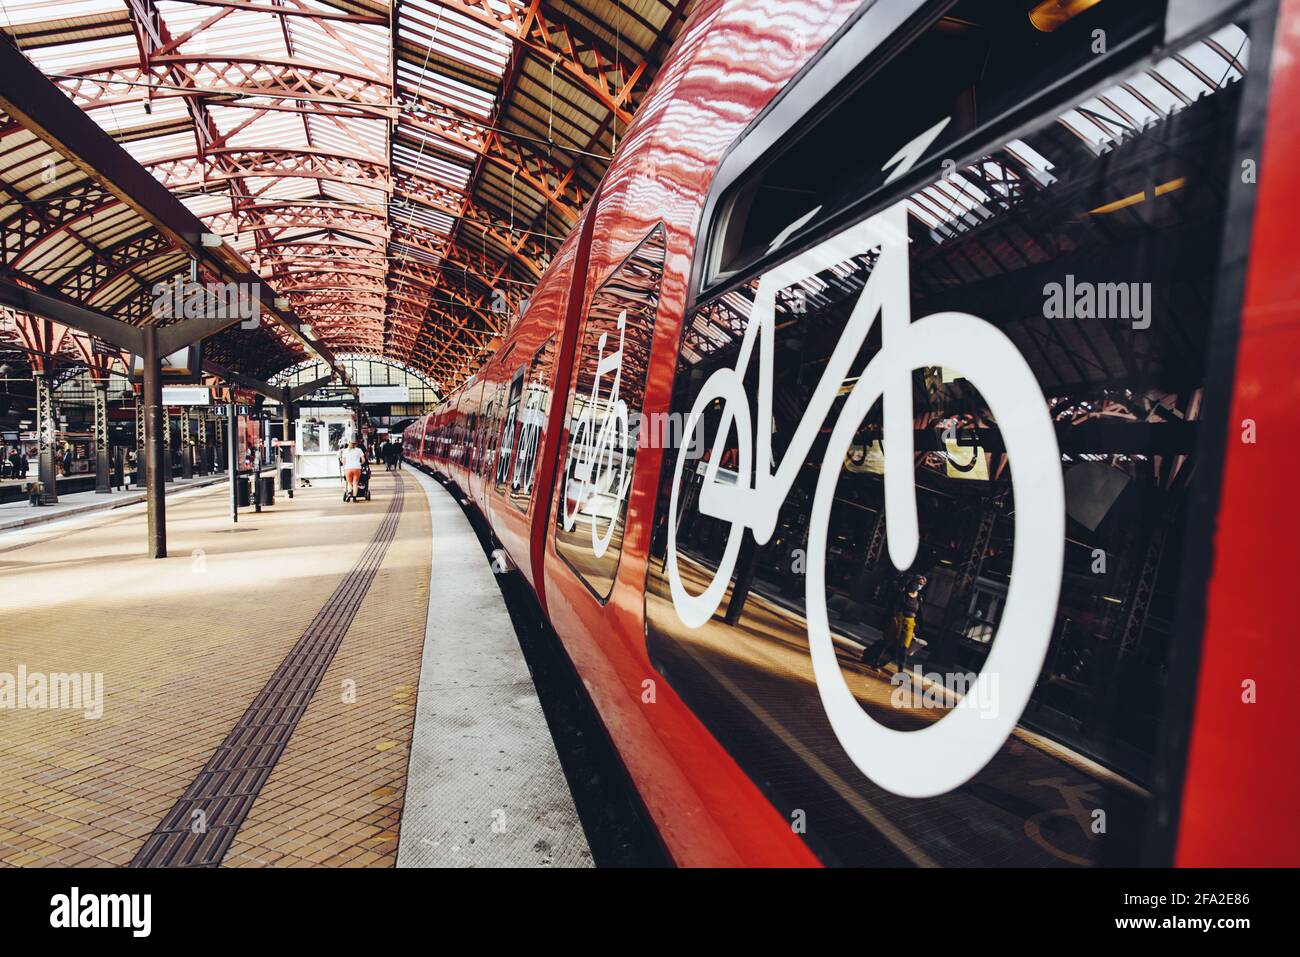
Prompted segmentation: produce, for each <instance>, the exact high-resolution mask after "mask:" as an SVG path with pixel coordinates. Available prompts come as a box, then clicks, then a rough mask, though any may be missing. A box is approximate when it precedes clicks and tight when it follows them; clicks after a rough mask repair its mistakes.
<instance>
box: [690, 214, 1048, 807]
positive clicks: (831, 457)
mask: <svg viewBox="0 0 1300 957" xmlns="http://www.w3.org/2000/svg"><path fill="white" fill-rule="evenodd" d="M907 215H908V212H907V206H906V204H905V203H902V202H900V203H895V204H894V205H893V206H891V207H889V208H888V209H886V210H885V211H884V212H882V213H878V214H877V215H875V216H873V217H871V218H870V219H867V220H864V221H863V222H862V223H859V224H858V225H856V226H853V227H850V228H849V229H847V230H845V231H844V232H842V233H839V234H837V235H835V236H833V237H831V238H830V239H828V240H826V241H824V242H823V243H821V244H820V245H818V246H816V247H814V248H813V249H811V250H809V251H808V252H806V253H803V254H802V255H800V256H798V257H796V258H794V259H792V260H790V261H789V262H787V263H784V264H782V265H780V266H778V267H777V268H775V269H773V270H771V271H769V272H767V273H765V274H763V276H762V277H761V279H760V280H759V283H758V291H757V293H756V295H755V299H754V306H753V311H752V312H751V314H750V319H749V323H748V325H747V326H746V327H745V331H744V337H743V339H742V341H741V347H740V352H739V355H738V358H737V360H736V365H735V368H734V369H728V368H723V369H719V370H717V371H716V372H714V373H713V374H712V375H711V376H710V377H709V378H708V379H707V380H706V381H705V383H704V386H703V388H702V389H701V391H700V393H699V395H698V396H697V397H696V400H695V404H694V405H693V407H692V409H691V412H690V416H689V418H688V420H687V426H686V428H687V431H688V432H689V431H691V430H692V428H693V427H694V424H695V422H696V420H698V419H699V418H700V417H701V416H702V415H703V413H704V410H705V408H706V407H708V406H709V405H710V404H712V403H714V402H715V401H720V402H721V403H722V406H721V408H722V413H721V421H720V423H719V425H718V427H717V438H716V440H715V441H714V443H713V449H712V454H711V455H710V457H709V459H708V462H707V464H706V466H705V470H704V475H703V483H702V485H701V487H700V490H699V495H698V500H697V507H698V508H699V511H700V513H701V514H703V515H706V516H709V517H711V518H714V519H717V520H719V521H721V522H723V523H724V524H725V525H727V526H729V531H728V532H727V533H726V534H727V545H726V550H725V552H724V555H723V558H722V561H721V563H720V564H719V565H718V567H717V569H716V571H715V572H714V573H713V576H712V579H711V580H710V581H709V584H708V586H707V587H706V588H705V589H704V590H703V591H702V592H700V593H698V594H692V593H691V592H689V591H688V590H687V587H686V585H685V583H684V582H683V579H682V575H681V571H680V568H679V555H678V551H677V525H678V516H679V507H680V504H681V494H680V493H681V488H682V473H683V469H684V466H685V464H686V456H685V454H679V455H678V457H677V464H676V467H675V470H674V474H673V480H672V486H671V489H672V491H671V498H670V501H669V508H668V539H667V544H668V560H667V566H668V577H669V582H670V584H671V588H672V600H673V607H674V608H675V609H676V611H677V614H678V615H679V616H680V618H681V620H682V621H683V622H684V623H685V624H686V625H687V626H688V627H692V628H698V627H700V626H702V625H704V624H705V623H706V622H708V621H709V620H710V619H711V618H712V617H713V614H714V612H715V611H716V610H717V608H718V605H719V604H720V603H721V601H722V597H723V594H724V592H725V591H726V590H727V587H728V585H729V584H730V581H731V577H732V573H733V572H734V570H735V567H736V560H737V557H738V555H739V551H740V546H741V542H742V538H743V533H744V532H745V530H749V531H750V532H751V533H752V535H753V537H754V541H755V543H756V544H757V545H760V546H761V545H764V544H766V542H767V541H768V539H769V538H770V537H771V535H772V533H773V530H774V529H775V526H776V521H777V516H778V513H779V511H780V508H781V504H782V502H783V501H784V500H785V496H786V494H787V493H788V492H789V490H790V487H791V485H792V484H793V482H794V475H795V473H796V472H797V471H798V470H799V469H801V468H802V466H803V462H804V459H805V457H806V456H807V454H808V452H809V450H810V449H811V447H812V442H813V439H814V437H815V436H816V435H817V433H818V431H819V430H820V429H821V426H822V423H823V421H824V419H825V418H826V416H827V414H828V413H829V412H830V409H831V405H832V403H833V402H834V400H835V397H836V395H837V393H838V391H839V389H840V387H841V384H842V383H843V382H844V381H845V380H846V379H848V378H849V375H850V370H851V366H852V363H853V360H854V358H855V357H856V356H857V354H858V351H859V349H860V348H861V346H862V344H863V343H864V342H865V341H866V339H867V337H868V335H869V334H870V332H871V329H872V326H873V324H874V323H875V321H876V317H877V315H879V316H880V321H881V332H882V339H883V343H882V345H881V347H880V350H879V351H878V352H877V353H876V355H875V356H874V357H873V358H872V359H871V361H870V362H869V363H868V364H867V366H866V368H865V369H864V370H863V371H862V373H861V375H860V377H859V378H858V380H857V382H856V384H855V385H854V386H853V389H852V391H851V392H850V393H849V397H848V401H847V403H846V404H845V406H844V408H843V409H842V410H841V412H840V415H839V417H838V418H837V419H836V421H835V423H834V428H833V429H832V432H831V437H830V446H829V448H828V449H827V451H826V454H825V461H828V462H839V461H842V460H843V459H844V457H845V456H846V455H847V454H848V451H849V446H850V444H851V440H852V438H853V436H854V433H855V432H856V430H857V428H858V423H859V422H860V421H861V420H862V419H863V418H864V417H865V416H866V414H867V412H868V410H869V409H870V408H871V406H872V405H873V404H874V403H875V402H876V401H877V400H879V399H883V401H884V431H883V445H884V458H885V475H884V482H885V502H886V507H885V516H886V524H887V529H888V532H887V538H888V546H889V555H890V559H891V560H892V561H893V563H894V566H895V567H897V568H900V569H906V568H909V567H911V565H912V563H913V560H914V559H915V557H916V551H917V544H918V531H917V517H916V493H915V488H914V484H913V483H914V473H913V470H912V459H913V453H914V449H913V442H912V388H911V370H913V369H920V368H923V367H927V366H942V367H945V368H952V369H958V370H961V371H963V372H964V373H965V374H966V377H967V378H968V379H969V380H970V381H971V382H972V383H973V384H976V385H977V387H978V388H979V389H980V392H981V394H982V395H983V396H984V397H985V398H986V399H987V400H988V403H989V408H990V411H991V412H992V414H993V418H994V419H995V420H996V421H997V422H998V423H999V426H1000V428H1001V430H1002V434H1003V437H1004V440H1005V442H1006V447H1007V453H1008V458H1009V459H1010V460H1011V467H1012V471H1011V476H1012V489H1013V492H1012V494H1013V496H1014V498H1015V502H1016V509H1017V512H1018V520H1017V522H1016V537H1015V551H1014V558H1013V566H1012V573H1011V586H1010V594H1009V596H1008V599H1007V603H1006V608H1005V611H1004V613H1003V618H1002V624H1001V628H1000V630H999V633H1000V634H1005V635H1007V636H1009V638H1010V640H1004V641H1001V642H996V643H994V645H993V648H992V651H991V652H990V654H989V659H988V661H987V663H986V664H985V667H984V669H983V670H982V671H981V673H980V675H979V679H978V680H979V683H980V684H979V686H978V687H977V688H975V689H973V693H972V694H971V695H968V696H967V697H966V698H964V699H963V701H969V702H971V703H972V704H973V703H974V702H976V701H984V700H988V699H989V698H990V697H992V696H993V695H995V694H996V692H995V691H994V689H993V687H992V686H991V685H990V681H991V675H993V674H996V675H998V676H999V677H1000V679H1001V680H1000V681H999V682H998V685H999V687H1000V695H1001V697H1000V702H999V706H998V707H997V708H996V709H993V713H992V716H991V717H990V714H989V712H988V711H987V710H985V709H980V708H975V707H964V706H962V705H958V706H957V707H956V708H955V709H954V711H953V713H952V714H951V715H950V716H948V717H947V718H946V719H945V720H943V721H940V722H937V723H935V724H932V725H930V726H929V727H928V728H926V729H924V730H923V731H919V732H899V731H893V730H891V729H889V728H885V727H883V726H881V725H880V724H878V723H876V722H875V721H873V720H872V719H871V718H870V716H868V715H867V714H865V713H864V712H863V711H862V709H861V708H860V707H858V705H857V703H856V701H855V700H854V698H853V695H852V693H851V692H850V691H849V689H848V686H847V684H846V683H845V680H844V677H843V675H842V674H841V673H840V670H839V667H838V665H837V663H836V659H835V652H834V648H833V646H832V642H831V636H830V630H829V626H828V624H827V621H826V612H825V593H824V582H825V577H826V570H825V554H826V527H827V522H828V521H829V512H830V500H831V497H832V496H833V492H834V484H835V483H836V481H837V480H838V478H839V476H838V473H837V472H836V471H835V470H832V469H823V470H821V473H820V477H819V479H818V483H817V491H816V495H815V497H814V499H813V505H812V524H811V535H810V538H809V542H808V553H807V567H806V580H807V594H806V601H807V617H808V638H809V645H810V650H811V653H812V663H813V670H814V673H815V676H816V679H817V691H818V694H819V695H820V698H821V702H822V705H823V707H824V708H825V709H826V714H827V716H828V718H829V719H830V722H831V726H832V728H834V731H835V735H836V737H837V738H838V739H839V742H840V744H841V745H842V746H843V747H844V749H845V751H846V752H847V753H848V754H849V756H850V757H851V758H852V759H853V762H854V764H856V765H857V766H858V768H859V769H860V770H861V771H862V773H863V774H865V775H867V777H869V778H871V779H872V780H873V781H875V782H876V783H878V784H880V785H881V786H883V787H886V788H888V789H889V790H891V791H894V792H895V793H898V794H905V795H908V796H911V797H927V796H930V795H934V794H942V793H944V792H946V791H949V790H951V789H952V788H954V787H956V786H958V785H960V784H961V783H963V782H964V781H966V780H967V779H968V778H970V777H971V776H972V775H974V774H975V773H976V772H977V771H979V769H980V768H982V767H983V766H984V764H985V763H986V762H987V761H988V759H989V758H990V757H992V755H993V754H994V753H995V752H996V751H997V749H998V748H999V747H1000V746H1001V745H1002V743H1003V741H1005V740H1006V738H1007V736H1008V735H1009V734H1010V733H1011V729H1012V728H1013V727H1014V726H1015V723H1016V721H1017V719H1018V718H1019V716H1020V713H1021V712H1022V711H1023V710H1024V706H1025V705H1026V704H1027V703H1028V701H1029V695H1030V693H1031V692H1032V691H1033V688H1034V683H1035V682H1036V680H1037V678H1038V673H1039V670H1040V669H1041V667H1042V664H1043V659H1044V657H1045V656H1046V653H1047V645H1048V642H1049V640H1050V639H1051V632H1052V619H1053V616H1054V614H1055V611H1056V595H1057V591H1058V589H1059V586H1060V577H1061V563H1062V547H1063V546H1062V542H1063V538H1064V525H1065V504H1064V491H1063V488H1062V480H1061V467H1060V453H1059V452H1058V451H1057V445H1056V435H1055V433H1054V431H1053V428H1052V423H1051V419H1050V418H1049V417H1048V415H1047V411H1046V410H1047V405H1046V400H1045V398H1044V396H1043V393H1042V390H1041V389H1040V388H1039V386H1038V383H1037V380H1035V378H1034V375H1033V372H1031V371H1030V368H1029V365H1028V363H1026V362H1025V359H1024V357H1023V356H1022V355H1021V354H1020V352H1019V350H1018V349H1016V347H1015V345H1014V344H1013V343H1012V342H1011V341H1010V340H1009V339H1008V338H1007V337H1006V336H1005V335H1003V334H1002V333H1001V332H999V331H998V330H997V329H996V328H995V327H994V326H992V325H989V324H988V323H986V322H984V321H983V320H982V319H979V318H977V317H975V316H972V315H966V314H963V313H958V312H945V313H936V314H933V315H930V316H926V317H925V318H923V319H919V320H916V321H913V320H912V317H911V302H910V289H909V282H908V260H907ZM872 253H874V255H875V261H874V265H873V266H872V268H871V272H870V277H869V278H868V279H867V281H866V283H865V285H864V286H863V288H862V291H861V293H860V294H859V296H858V300H857V303H856V304H855V305H854V306H853V309H852V312H851V314H850V316H849V320H848V324H847V325H846V326H845V328H844V331H843V334H842V335H841V337H840V340H839V344H838V345H837V346H836V347H835V351H834V353H833V354H832V355H831V358H830V361H829V363H828V365H827V368H826V371H825V373H824V375H823V376H822V378H821V380H820V381H819V382H818V384H817V387H816V388H815V390H814V391H813V394H812V397H811V400H810V401H809V402H808V405H807V411H806V413H805V414H804V416H803V418H802V419H800V421H799V425H798V427H797V428H796V430H795V433H794V437H793V439H792V440H791V442H790V444H789V446H788V448H787V450H786V453H785V455H784V456H783V457H782V458H781V462H780V464H779V465H778V467H777V468H776V471H775V472H773V471H771V469H770V465H769V463H771V462H772V448H771V430H770V429H765V428H762V427H758V428H755V427H754V425H753V424H752V423H751V420H750V409H749V399H748V397H747V396H746V394H745V392H744V390H743V388H742V385H741V383H742V381H743V379H744V377H745V375H746V373H747V372H748V369H749V365H750V362H751V360H752V359H754V353H755V351H757V353H758V355H757V362H758V389H757V395H758V404H757V412H756V415H755V422H757V423H758V424H759V425H760V426H761V425H762V424H763V423H766V422H768V421H770V419H771V409H772V350H773V336H774V330H773V317H774V312H775V302H776V295H777V292H778V291H779V290H783V289H786V288H788V287H790V286H792V285H794V284H795V283H798V282H800V281H802V280H805V279H807V278H809V277H815V276H816V275H817V274H818V273H821V272H823V271H825V270H827V269H830V268H831V267H833V266H835V265H836V264H838V263H842V262H844V261H846V260H849V259H851V258H853V257H854V256H861V255H867V254H872ZM733 425H734V426H735V428H736V430H737V435H738V439H739V441H738V459H739V462H738V470H737V473H736V475H735V477H734V478H733V479H732V480H731V481H729V482H720V481H718V477H717V476H718V470H719V466H720V464H721V462H722V459H723V454H722V453H723V442H724V440H725V439H726V437H727V435H728V434H729V433H730V431H731V430H732V427H733ZM891 464H892V465H893V467H892V468H891V467H890V466H891ZM751 476H754V478H753V481H752V482H751V478H750V477H751Z"/></svg>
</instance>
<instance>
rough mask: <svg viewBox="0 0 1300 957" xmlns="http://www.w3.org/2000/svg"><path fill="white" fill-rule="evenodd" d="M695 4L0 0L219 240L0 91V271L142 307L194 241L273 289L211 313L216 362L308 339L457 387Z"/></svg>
mask: <svg viewBox="0 0 1300 957" xmlns="http://www.w3.org/2000/svg"><path fill="white" fill-rule="evenodd" d="M688 6H689V0H619V2H615V0H572V2H570V0H545V2H542V0H396V2H393V3H380V2H374V0H58V2H50V0H6V2H5V4H4V6H3V12H0V31H3V33H4V34H5V39H6V41H7V42H8V43H9V44H10V45H11V47H12V46H16V47H17V49H18V51H19V52H20V53H21V55H22V56H24V57H26V58H27V60H28V61H30V63H31V64H32V65H34V66H35V67H36V68H37V69H38V70H39V72H40V73H41V74H43V75H44V76H45V77H47V78H48V82H50V83H52V84H54V86H55V87H57V89H58V90H59V91H61V93H62V94H64V95H66V97H67V98H69V99H70V100H71V101H72V103H74V104H76V106H78V107H80V108H81V110H83V111H84V113H85V115H86V116H88V117H90V119H92V120H93V121H94V124H95V125H96V126H97V127H98V128H99V129H101V130H103V131H104V132H106V133H107V134H109V136H111V137H112V140H114V141H116V143H117V144H118V145H119V146H120V147H121V149H122V150H125V152H126V153H127V154H129V157H130V160H131V161H133V162H134V164H138V166H139V167H140V168H142V169H143V171H146V172H147V174H149V175H151V176H152V178H153V179H154V180H156V181H157V182H158V183H161V184H162V185H163V186H164V187H165V188H166V190H167V191H169V192H170V193H171V195H172V197H174V198H175V200H178V201H179V203H181V204H183V206H184V207H185V210H177V212H179V213H182V214H185V213H186V211H188V214H192V217H197V219H198V220H199V221H201V223H202V224H203V228H204V229H205V230H206V231H208V232H209V233H214V234H216V235H219V236H220V237H221V238H222V240H223V243H222V248H221V249H220V250H219V252H220V253H221V256H223V257H224V258H223V259H218V258H216V257H215V254H210V251H205V250H198V251H197V253H196V250H195V249H194V248H186V246H185V245H184V244H183V243H180V242H178V240H177V236H178V235H179V234H181V233H184V230H183V229H179V230H169V228H167V224H166V219H167V217H166V216H165V215H163V216H161V217H155V216H152V215H150V210H145V211H144V212H143V213H142V209H141V207H142V205H144V204H145V203H146V201H147V200H139V201H137V198H136V197H134V196H133V195H132V191H131V190H130V189H126V190H123V188H122V187H123V182H124V180H123V179H121V178H119V179H118V180H117V182H116V183H115V184H106V183H105V182H104V181H103V179H102V178H101V176H100V164H101V162H103V160H102V157H100V156H97V155H84V153H93V152H95V151H94V150H92V149H88V148H85V147H84V146H81V145H78V150H79V151H81V152H82V153H83V155H80V156H79V157H78V156H72V157H69V156H68V150H67V149H66V147H67V146H68V145H69V144H68V143H67V142H66V141H65V142H64V143H63V146H64V147H65V148H64V149H63V150H61V151H60V150H57V149H54V148H52V146H51V142H50V140H51V133H50V129H47V128H45V127H44V126H43V125H42V124H41V123H38V122H34V121H32V120H31V118H30V117H20V116H16V115H15V113H14V112H11V111H10V110H5V111H3V112H0V137H2V138H3V140H4V142H3V149H0V233H2V234H3V235H2V238H3V260H2V262H3V271H4V272H5V273H7V278H9V279H11V280H15V281H17V282H19V283H21V284H22V285H23V286H24V287H26V288H32V289H38V290H42V291H44V292H47V293H50V294H53V295H57V296H59V297H61V298H63V299H66V300H68V301H71V302H74V303H77V304H81V305H84V306H86V307H89V308H92V309H94V310H96V311H97V312H99V313H101V314H104V315H108V316H111V317H114V318H117V319H120V320H122V321H126V322H129V323H131V324H133V325H139V324H141V323H145V322H149V321H151V320H150V318H149V301H150V289H151V288H152V287H153V286H154V284H156V283H158V282H161V281H169V280H171V279H173V278H174V277H178V276H188V275H189V269H190V263H191V260H192V259H199V260H200V268H201V270H202V273H203V275H204V276H207V277H217V278H229V277H230V276H231V275H238V274H239V273H240V269H241V268H243V269H245V270H246V272H245V273H244V275H248V276H254V277H257V278H258V279H260V281H261V282H262V283H263V284H265V285H266V286H268V287H269V288H270V290H271V295H272V296H274V297H277V299H278V301H279V302H280V303H285V302H286V300H287V306H286V309H285V310H284V313H285V315H284V316H283V317H281V316H276V317H275V318H277V319H284V321H277V322H273V323H269V324H265V325H264V326H263V327H261V328H259V329H257V330H254V331H248V330H243V329H238V328H232V329H228V330H226V331H223V332H221V333H220V334H218V335H217V336H215V337H214V338H213V340H211V341H210V347H211V351H210V353H209V354H210V355H212V356H214V357H215V358H216V359H217V360H218V361H220V362H222V363H224V364H227V365H229V366H230V367H231V368H235V369H239V370H240V371H243V372H246V373H250V374H256V375H262V376H270V375H272V374H274V373H275V372H277V371H279V370H283V369H285V368H287V367H289V366H291V365H293V364H294V363H296V362H299V361H302V360H304V359H311V358H313V355H312V353H313V349H312V343H313V342H314V343H318V344H319V345H320V346H321V348H320V350H319V352H318V354H317V355H316V356H315V357H316V358H325V359H326V360H329V358H330V356H331V355H332V354H333V353H334V352H339V353H343V352H346V353H354V354H355V353H359V354H369V355H376V356H381V357H384V358H387V359H391V360H394V361H397V362H399V363H402V364H405V365H408V366H410V367H411V368H414V369H418V370H420V371H421V372H423V373H426V374H428V375H429V376H430V377H431V378H432V380H433V381H435V382H436V383H437V384H438V386H439V388H441V389H444V390H445V389H449V388H452V387H454V386H455V385H456V384H457V383H459V382H460V381H462V380H463V379H464V378H465V377H466V376H468V375H469V374H470V373H472V372H473V371H474V369H476V368H477V367H478V365H479V364H480V363H481V361H482V360H483V359H484V358H485V356H486V355H487V354H488V353H489V352H490V350H491V349H492V348H493V347H494V339H495V338H496V337H497V336H499V335H500V334H501V333H502V332H503V331H504V330H505V329H506V328H507V327H508V325H509V323H510V321H511V320H512V318H513V317H514V316H515V315H516V314H517V311H518V308H519V304H520V302H521V301H523V300H526V299H527V298H528V296H529V293H530V291H531V289H532V287H533V285H534V284H535V283H536V281H537V279H538V278H539V277H540V275H541V274H542V271H543V270H544V269H545V268H546V266H547V264H548V263H549V261H550V258H551V256H552V255H553V254H554V252H555V250H556V248H557V247H558V245H559V243H560V242H561V241H562V240H563V238H564V237H565V236H566V235H567V233H568V232H569V230H570V229H571V227H572V225H573V224H574V222H575V221H576V219H577V217H578V216H579V214H580V212H581V210H582V208H583V206H584V204H585V203H586V201H587V200H588V198H589V197H590V196H591V194H592V192H593V190H594V189H595V186H596V184H597V183H598V182H599V180H600V177H601V176H602V175H603V173H604V170H605V168H606V166H607V165H608V162H609V158H610V157H611V156H612V154H613V153H614V151H615V150H616V149H617V145H618V142H619V140H620V138H621V137H622V135H623V133H624V132H625V130H626V128H627V125H628V123H629V122H630V121H631V118H632V115H633V114H634V112H635V111H636V108H637V106H638V105H639V103H640V102H641V100H642V99H643V98H644V96H645V94H646V91H647V89H648V87H649V85H650V82H651V81H652V79H653V77H654V75H655V73H656V70H657V68H658V67H659V65H660V63H661V62H662V59H663V57H664V55H665V54H666V52H667V50H668V48H669V47H670V45H671V43H672V41H673V39H674V37H675V36H676V35H677V33H678V32H679V31H680V29H681V25H682V23H683V21H684V19H685V17H686V15H687V13H688ZM6 79H7V81H9V80H10V78H8V77H7V78H6ZM6 96H8V94H6ZM6 102H8V101H7V100H6ZM85 142H87V143H88V142H91V140H89V139H88V140H86V141H85ZM74 145H77V144H74ZM104 165H105V168H107V166H108V165H110V164H106V163H105V164H104ZM126 181H129V177H127V180H126ZM110 186H116V189H114V188H109V187H110ZM124 192H125V194H126V195H125V196H124V195H123V194H124ZM164 199H165V197H164ZM162 205H166V203H163V204H162ZM188 214H187V215H188ZM174 219H175V217H173V220H174ZM160 221H163V226H162V227H161V228H160V226H159V222H160ZM208 255H211V256H212V258H211V259H210V260H209V259H204V258H202V257H203V256H208ZM9 319H10V320H12V319H13V315H12V310H9ZM0 325H3V323H0ZM10 326H12V321H11V322H10ZM6 337H7V338H8V343H7V345H8V346H9V347H10V349H11V350H12V349H15V348H17V347H18V345H20V343H19V342H18V338H17V337H16V336H15V335H14V334H13V329H12V328H9V329H8V335H7V336H6V331H5V329H0V340H4V339H5V338H6ZM5 346H6V343H5V342H3V341H0V348H4V347H5Z"/></svg>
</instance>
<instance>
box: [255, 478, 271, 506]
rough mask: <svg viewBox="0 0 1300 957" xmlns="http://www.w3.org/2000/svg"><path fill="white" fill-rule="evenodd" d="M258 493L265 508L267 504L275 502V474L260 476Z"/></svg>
mask: <svg viewBox="0 0 1300 957" xmlns="http://www.w3.org/2000/svg"><path fill="white" fill-rule="evenodd" d="M257 481H258V495H257V497H258V498H259V499H260V500H261V505H262V507H263V508H265V507H266V506H267V505H274V504H275V476H274V475H263V476H260V477H259V478H258V480H257Z"/></svg>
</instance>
